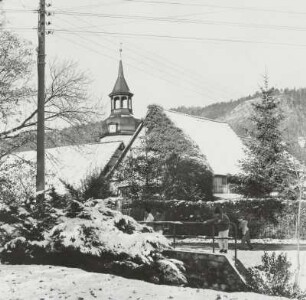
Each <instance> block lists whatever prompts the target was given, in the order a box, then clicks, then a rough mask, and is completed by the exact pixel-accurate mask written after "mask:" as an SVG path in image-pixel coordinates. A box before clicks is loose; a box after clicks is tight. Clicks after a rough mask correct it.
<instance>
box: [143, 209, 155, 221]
mask: <svg viewBox="0 0 306 300" xmlns="http://www.w3.org/2000/svg"><path fill="white" fill-rule="evenodd" d="M143 220H144V221H145V222H153V221H154V216H153V215H152V213H151V209H150V208H146V209H145V214H144V219H143Z"/></svg>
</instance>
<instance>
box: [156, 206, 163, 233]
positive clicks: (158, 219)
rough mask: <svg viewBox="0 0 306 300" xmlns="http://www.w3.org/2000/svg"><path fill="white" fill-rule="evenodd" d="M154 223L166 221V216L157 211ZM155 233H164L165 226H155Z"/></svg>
mask: <svg viewBox="0 0 306 300" xmlns="http://www.w3.org/2000/svg"><path fill="white" fill-rule="evenodd" d="M154 221H161V222H162V221H165V214H164V213H162V212H161V211H160V210H159V209H158V210H157V211H156V214H155V217H154ZM155 231H157V232H159V233H163V231H164V225H163V224H157V225H156V226H155Z"/></svg>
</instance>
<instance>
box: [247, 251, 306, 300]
mask: <svg viewBox="0 0 306 300" xmlns="http://www.w3.org/2000/svg"><path fill="white" fill-rule="evenodd" d="M261 260H262V264H261V265H258V266H255V267H253V268H249V269H248V275H247V282H248V284H249V285H250V286H251V287H252V289H253V290H254V291H255V292H258V293H261V294H267V295H272V296H284V297H288V298H299V299H305V298H304V297H306V294H303V293H302V292H301V291H300V290H299V289H298V288H297V287H295V285H294V283H293V280H292V273H291V271H290V267H291V263H290V262H289V260H288V258H287V255H286V254H284V253H281V254H279V255H278V256H276V254H275V252H273V253H272V254H270V255H269V254H268V253H267V252H265V253H264V255H263V256H262V258H261Z"/></svg>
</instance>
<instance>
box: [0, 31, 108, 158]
mask: <svg viewBox="0 0 306 300" xmlns="http://www.w3.org/2000/svg"><path fill="white" fill-rule="evenodd" d="M0 53H1V55H0V117H1V120H0V143H1V145H0V158H1V157H2V156H4V155H6V154H8V153H10V152H12V151H14V150H16V149H18V148H20V147H21V146H22V145H24V144H26V143H28V142H29V141H31V142H33V143H35V131H36V126H37V105H36V89H35V88H33V82H32V79H33V77H34V78H35V76H33V74H35V73H34V68H33V67H34V66H35V63H34V60H33V55H32V51H31V48H30V45H29V44H27V43H26V42H24V41H21V40H20V39H19V38H17V37H16V36H14V35H13V34H11V33H9V32H5V31H3V32H1V33H0ZM48 77H49V80H48V82H47V88H46V96H45V120H46V123H45V124H46V130H47V131H56V130H58V129H59V125H60V126H62V127H64V126H66V127H67V126H76V125H80V124H86V123H88V122H90V121H94V120H97V116H98V115H100V116H101V112H102V109H100V110H98V109H97V108H96V107H95V106H94V105H92V104H91V103H90V101H89V100H90V95H89V94H88V89H89V84H90V81H89V79H88V76H87V74H86V73H85V72H82V71H80V70H78V68H77V64H76V63H73V62H67V61H66V62H63V63H59V62H58V61H55V62H53V63H52V64H50V66H49V76H48Z"/></svg>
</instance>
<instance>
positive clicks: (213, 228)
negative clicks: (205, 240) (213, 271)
mask: <svg viewBox="0 0 306 300" xmlns="http://www.w3.org/2000/svg"><path fill="white" fill-rule="evenodd" d="M212 236H213V253H215V225H214V224H213V225H212Z"/></svg>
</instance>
